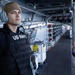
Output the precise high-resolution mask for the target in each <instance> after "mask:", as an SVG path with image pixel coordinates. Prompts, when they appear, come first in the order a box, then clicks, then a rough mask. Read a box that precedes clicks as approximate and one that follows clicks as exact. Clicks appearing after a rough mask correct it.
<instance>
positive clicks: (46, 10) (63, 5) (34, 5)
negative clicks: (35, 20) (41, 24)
mask: <svg viewBox="0 0 75 75" xmlns="http://www.w3.org/2000/svg"><path fill="white" fill-rule="evenodd" d="M5 1H8V0H5ZM10 1H17V2H18V3H19V4H20V5H22V6H24V7H22V8H23V11H24V12H27V13H29V12H30V13H35V14H39V15H40V16H44V17H47V16H48V17H49V16H52V15H54V16H55V15H59V17H60V16H61V14H62V15H64V17H65V15H67V14H69V15H68V16H70V8H71V4H72V0H10ZM54 16H53V17H54ZM59 17H57V18H59ZM52 19H53V18H52ZM70 19H71V18H70ZM57 20H58V19H57ZM60 20H61V19H60ZM70 21H71V20H69V22H70ZM67 22H68V21H67Z"/></svg>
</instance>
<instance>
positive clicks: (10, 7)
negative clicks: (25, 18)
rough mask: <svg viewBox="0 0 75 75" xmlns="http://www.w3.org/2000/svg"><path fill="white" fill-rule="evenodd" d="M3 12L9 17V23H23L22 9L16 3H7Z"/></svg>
mask: <svg viewBox="0 0 75 75" xmlns="http://www.w3.org/2000/svg"><path fill="white" fill-rule="evenodd" d="M3 10H4V11H5V12H6V15H7V17H8V23H10V24H12V25H18V24H20V22H21V8H20V6H19V5H18V4H17V3H16V2H10V3H7V4H6V5H5V6H4V7H3Z"/></svg>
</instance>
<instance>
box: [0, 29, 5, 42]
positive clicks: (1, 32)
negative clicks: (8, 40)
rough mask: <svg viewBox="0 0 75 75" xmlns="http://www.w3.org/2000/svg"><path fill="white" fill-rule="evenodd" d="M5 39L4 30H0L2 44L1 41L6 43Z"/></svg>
mask: <svg viewBox="0 0 75 75" xmlns="http://www.w3.org/2000/svg"><path fill="white" fill-rule="evenodd" d="M4 39H5V35H4V32H3V30H2V29H1V28H0V42H1V41H4Z"/></svg>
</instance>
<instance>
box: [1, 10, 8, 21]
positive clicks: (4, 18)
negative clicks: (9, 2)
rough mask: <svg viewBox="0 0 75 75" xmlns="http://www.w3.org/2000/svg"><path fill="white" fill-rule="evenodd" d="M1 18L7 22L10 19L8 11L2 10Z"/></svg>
mask: <svg viewBox="0 0 75 75" xmlns="http://www.w3.org/2000/svg"><path fill="white" fill-rule="evenodd" d="M0 19H1V21H2V22H7V21H8V17H7V15H6V12H5V11H3V10H2V12H1V13H0Z"/></svg>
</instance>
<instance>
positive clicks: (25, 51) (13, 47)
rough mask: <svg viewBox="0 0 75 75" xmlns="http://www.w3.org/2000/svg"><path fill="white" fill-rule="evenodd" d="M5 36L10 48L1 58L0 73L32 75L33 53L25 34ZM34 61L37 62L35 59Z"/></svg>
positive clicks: (4, 74) (5, 74)
mask: <svg viewBox="0 0 75 75" xmlns="http://www.w3.org/2000/svg"><path fill="white" fill-rule="evenodd" d="M5 36H6V37H7V40H8V43H9V44H8V46H9V47H8V48H7V50H5V51H4V53H3V54H2V56H1V58H0V73H1V74H2V75H32V70H31V67H30V56H31V55H32V54H33V52H32V50H31V48H30V45H29V42H28V38H27V35H26V34H24V33H10V34H6V35H5ZM6 37H5V38H6ZM32 61H33V62H35V61H34V58H33V60H32ZM1 74H0V75H1Z"/></svg>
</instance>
